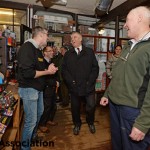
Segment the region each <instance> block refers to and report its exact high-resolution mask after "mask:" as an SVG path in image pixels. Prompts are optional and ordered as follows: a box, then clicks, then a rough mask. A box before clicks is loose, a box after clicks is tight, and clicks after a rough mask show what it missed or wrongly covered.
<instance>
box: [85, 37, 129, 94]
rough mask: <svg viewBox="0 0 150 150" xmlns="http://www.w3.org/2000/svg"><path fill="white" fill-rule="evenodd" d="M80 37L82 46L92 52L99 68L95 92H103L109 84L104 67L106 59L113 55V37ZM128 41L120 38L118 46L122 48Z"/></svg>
mask: <svg viewBox="0 0 150 150" xmlns="http://www.w3.org/2000/svg"><path fill="white" fill-rule="evenodd" d="M82 36H83V44H84V45H85V46H87V47H90V48H92V49H93V50H94V52H95V55H96V58H97V61H98V64H99V68H100V70H99V75H98V78H97V81H96V87H95V89H96V91H97V92H104V91H105V90H106V88H107V86H108V84H109V79H108V78H107V76H106V67H105V65H106V61H107V60H108V58H109V57H110V56H111V55H112V53H114V48H115V37H108V36H97V35H96V36H95V35H82ZM128 40H129V39H127V38H120V39H119V44H120V45H122V47H123V46H124V45H125V44H126V43H127V41H128Z"/></svg>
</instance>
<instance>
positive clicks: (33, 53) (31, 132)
mask: <svg viewBox="0 0 150 150" xmlns="http://www.w3.org/2000/svg"><path fill="white" fill-rule="evenodd" d="M32 37H33V38H32V39H29V40H28V41H26V42H25V43H24V44H23V45H22V46H21V48H20V50H19V52H18V55H17V59H18V83H19V89H18V90H19V91H18V92H19V95H20V98H21V99H22V101H23V109H24V117H25V118H24V126H23V130H22V145H21V150H30V149H31V147H30V143H31V142H32V140H37V139H38V136H37V127H38V123H39V121H40V118H41V115H42V113H43V110H44V106H43V89H44V87H45V75H50V74H55V72H56V71H57V70H58V68H56V67H55V66H54V64H50V65H49V66H48V68H46V67H45V63H44V58H43V54H42V51H41V47H44V46H45V45H46V43H47V38H48V31H47V30H46V29H45V28H42V27H40V26H36V27H34V28H33V30H32Z"/></svg>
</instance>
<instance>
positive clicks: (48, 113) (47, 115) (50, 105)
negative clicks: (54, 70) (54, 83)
mask: <svg viewBox="0 0 150 150" xmlns="http://www.w3.org/2000/svg"><path fill="white" fill-rule="evenodd" d="M43 101H44V112H43V114H42V116H41V119H40V122H39V125H41V126H46V123H47V121H49V120H50V121H53V119H54V116H55V113H56V110H57V105H56V95H55V93H54V94H53V95H51V96H44V98H43Z"/></svg>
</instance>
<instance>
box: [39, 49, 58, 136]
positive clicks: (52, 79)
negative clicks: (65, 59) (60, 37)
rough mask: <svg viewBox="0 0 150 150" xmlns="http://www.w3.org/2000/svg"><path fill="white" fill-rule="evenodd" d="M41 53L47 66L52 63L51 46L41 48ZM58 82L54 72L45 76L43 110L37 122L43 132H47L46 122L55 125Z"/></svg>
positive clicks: (52, 53)
mask: <svg viewBox="0 0 150 150" xmlns="http://www.w3.org/2000/svg"><path fill="white" fill-rule="evenodd" d="M43 55H44V60H45V64H46V66H47V67H48V66H49V65H50V64H51V63H52V58H53V55H54V52H53V47H51V46H46V47H45V48H44V49H43ZM58 85H59V82H58V81H57V75H56V73H55V74H53V75H47V76H46V87H45V88H44V91H43V101H44V112H43V114H42V116H41V119H40V122H39V129H40V130H41V131H42V132H43V133H44V132H49V130H48V128H47V127H46V124H49V125H53V126H54V125H56V124H57V123H56V122H54V121H53V119H54V116H55V113H56V110H57V105H56V87H58Z"/></svg>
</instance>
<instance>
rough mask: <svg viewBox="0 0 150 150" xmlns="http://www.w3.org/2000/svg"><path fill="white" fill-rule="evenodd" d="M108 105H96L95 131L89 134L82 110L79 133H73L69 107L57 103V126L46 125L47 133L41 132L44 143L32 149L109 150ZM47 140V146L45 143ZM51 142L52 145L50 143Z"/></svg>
mask: <svg viewBox="0 0 150 150" xmlns="http://www.w3.org/2000/svg"><path fill="white" fill-rule="evenodd" d="M108 111H109V109H108V107H102V106H97V108H96V114H95V126H96V133H95V134H91V133H90V131H89V128H88V125H87V123H86V121H85V113H84V112H82V115H81V118H82V126H81V130H80V134H79V135H77V136H75V135H73V132H72V129H73V123H72V119H71V111H70V107H67V108H62V107H61V106H60V105H59V104H58V110H57V113H56V116H55V121H57V122H58V126H53V127H52V126H48V127H49V130H50V132H49V133H44V134H43V133H41V132H40V131H38V132H39V135H40V136H43V140H44V141H45V143H43V144H41V146H34V147H32V150H50V149H52V150H111V144H110V125H109V112H108ZM48 141H49V143H50V144H49V146H42V145H44V144H45V145H46V144H47V142H48ZM52 142H53V144H54V145H52Z"/></svg>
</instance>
